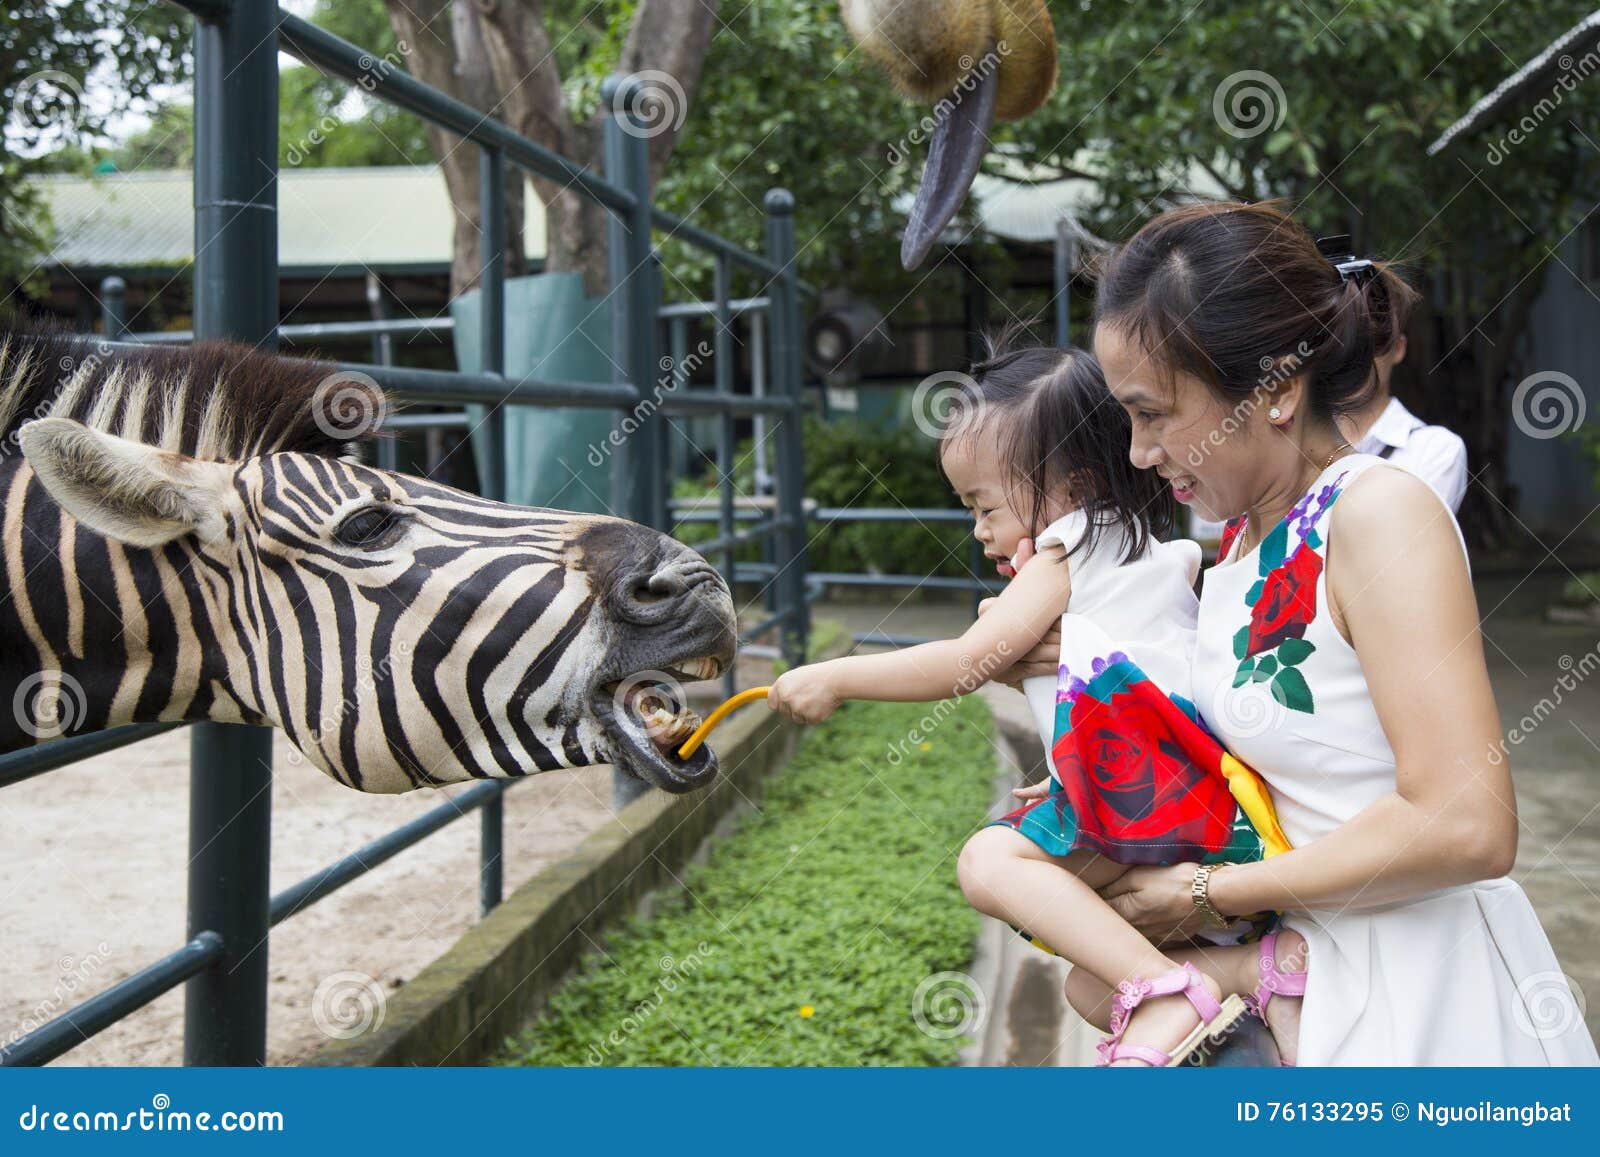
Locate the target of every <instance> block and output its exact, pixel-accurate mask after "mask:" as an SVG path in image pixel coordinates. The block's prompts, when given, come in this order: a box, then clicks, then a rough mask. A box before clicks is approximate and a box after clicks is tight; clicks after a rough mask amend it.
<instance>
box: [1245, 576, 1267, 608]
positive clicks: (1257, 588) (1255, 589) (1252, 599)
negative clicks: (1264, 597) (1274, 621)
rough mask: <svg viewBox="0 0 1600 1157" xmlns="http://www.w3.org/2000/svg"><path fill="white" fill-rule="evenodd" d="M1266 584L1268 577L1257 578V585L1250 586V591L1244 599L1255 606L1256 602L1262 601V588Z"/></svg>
mask: <svg viewBox="0 0 1600 1157" xmlns="http://www.w3.org/2000/svg"><path fill="white" fill-rule="evenodd" d="M1266 585H1267V580H1266V579H1256V581H1255V585H1254V586H1252V587H1251V588H1250V592H1249V593H1248V594H1247V595H1245V596H1244V601H1245V602H1247V603H1249V604H1250V605H1251V606H1252V607H1253V606H1255V605H1256V603H1258V602H1260V601H1261V588H1262V587H1264V586H1266Z"/></svg>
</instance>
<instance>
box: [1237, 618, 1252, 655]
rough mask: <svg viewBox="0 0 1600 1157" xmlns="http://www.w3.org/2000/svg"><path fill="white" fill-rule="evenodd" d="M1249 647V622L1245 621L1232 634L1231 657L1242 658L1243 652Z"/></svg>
mask: <svg viewBox="0 0 1600 1157" xmlns="http://www.w3.org/2000/svg"><path fill="white" fill-rule="evenodd" d="M1249 647H1250V624H1249V623H1246V624H1245V625H1244V626H1242V627H1240V628H1239V629H1238V630H1237V631H1235V632H1234V634H1233V657H1234V658H1235V659H1242V658H1244V653H1245V651H1246V650H1248V649H1249Z"/></svg>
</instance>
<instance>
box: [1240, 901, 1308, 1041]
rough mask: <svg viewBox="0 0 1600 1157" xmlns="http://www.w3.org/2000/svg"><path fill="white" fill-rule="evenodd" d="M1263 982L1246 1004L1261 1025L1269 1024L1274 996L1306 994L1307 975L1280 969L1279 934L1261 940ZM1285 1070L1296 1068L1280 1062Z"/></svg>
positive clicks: (1257, 985)
mask: <svg viewBox="0 0 1600 1157" xmlns="http://www.w3.org/2000/svg"><path fill="white" fill-rule="evenodd" d="M1260 951H1261V980H1260V982H1259V983H1257V984H1256V990H1255V993H1254V995H1252V996H1247V997H1245V1004H1246V1005H1247V1006H1248V1007H1249V1009H1250V1011H1251V1012H1252V1013H1254V1014H1255V1015H1256V1016H1258V1017H1260V1018H1261V1023H1262V1024H1266V1023H1267V1005H1268V1004H1270V1003H1271V1002H1272V998H1273V997H1274V996H1304V995H1305V994H1306V973H1305V972H1285V971H1284V970H1283V969H1281V968H1279V967H1278V934H1277V933H1276V932H1268V933H1267V934H1266V935H1265V936H1263V937H1262V938H1261V950H1260ZM1279 1064H1280V1065H1283V1067H1285V1068H1294V1066H1293V1065H1290V1064H1286V1063H1285V1062H1283V1061H1279Z"/></svg>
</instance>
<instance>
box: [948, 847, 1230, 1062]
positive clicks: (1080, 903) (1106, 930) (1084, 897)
mask: <svg viewBox="0 0 1600 1157" xmlns="http://www.w3.org/2000/svg"><path fill="white" fill-rule="evenodd" d="M1076 870H1081V871H1082V873H1083V874H1082V875H1081V876H1080V875H1078V874H1076ZM1123 871H1124V869H1123V868H1122V867H1121V866H1120V865H1117V864H1112V863H1110V862H1109V861H1106V860H1104V859H1103V858H1099V857H1096V858H1093V859H1086V858H1083V857H1058V856H1052V855H1050V854H1049V853H1048V852H1045V851H1044V850H1043V849H1041V848H1040V847H1039V846H1038V845H1037V844H1035V843H1034V842H1033V841H1032V840H1030V839H1028V837H1026V836H1024V835H1022V834H1021V833H1020V832H1016V831H1013V830H1012V829H1010V828H1007V827H999V826H991V827H986V828H983V829H982V830H981V831H979V832H978V833H977V834H976V835H974V836H973V837H972V838H971V839H970V840H968V841H967V844H966V846H965V847H964V848H962V849H961V858H960V860H959V861H958V862H957V865H956V874H957V877H958V879H959V880H960V882H961V890H962V892H964V893H965V894H966V897H967V900H968V902H969V903H971V904H972V906H973V907H975V908H977V909H978V910H979V911H980V912H985V913H987V914H989V915H990V916H994V917H996V918H997V919H1001V920H1005V921H1006V922H1007V923H1009V924H1011V925H1013V926H1014V927H1018V928H1026V929H1027V930H1028V931H1029V932H1031V933H1032V934H1033V935H1035V936H1037V937H1038V938H1039V939H1040V940H1043V941H1044V942H1045V943H1046V944H1048V945H1050V947H1051V948H1053V949H1054V950H1055V951H1056V952H1057V953H1059V954H1060V955H1061V956H1063V957H1065V958H1066V959H1067V960H1069V961H1071V962H1072V963H1073V964H1074V965H1077V966H1080V967H1082V968H1084V969H1086V970H1087V971H1088V972H1090V973H1092V974H1093V975H1094V976H1096V977H1098V978H1099V979H1100V980H1101V981H1102V982H1103V983H1104V984H1105V985H1106V986H1107V987H1108V988H1112V987H1115V986H1116V985H1117V984H1118V983H1120V982H1121V981H1123V980H1129V979H1133V978H1135V977H1143V978H1154V977H1157V976H1160V975H1161V974H1162V973H1165V972H1170V971H1172V970H1173V969H1174V968H1177V967H1178V966H1179V960H1178V958H1177V957H1176V956H1170V955H1167V954H1166V953H1163V952H1162V951H1161V950H1160V949H1159V948H1157V947H1156V946H1155V945H1153V944H1151V943H1150V941H1148V940H1146V939H1145V938H1144V936H1143V935H1142V934H1141V933H1140V932H1138V930H1136V929H1135V928H1134V927H1133V925H1131V924H1129V923H1128V922H1127V921H1126V920H1124V919H1123V918H1122V917H1121V916H1118V915H1117V913H1116V911H1115V910H1114V909H1113V908H1112V907H1111V905H1109V904H1107V903H1106V902H1105V900H1104V899H1102V898H1101V896H1100V894H1099V893H1098V892H1096V891H1095V888H1096V887H1103V886H1104V885H1105V884H1106V883H1109V882H1110V880H1111V879H1114V878H1115V877H1116V876H1118V875H1120V874H1121V873H1122V872H1123ZM1197 967H1198V965H1197ZM1201 979H1202V981H1203V982H1204V984H1205V986H1206V988H1207V989H1208V990H1209V991H1210V993H1211V995H1212V996H1213V997H1216V998H1218V999H1220V998H1221V997H1222V996H1223V995H1224V993H1223V991H1222V988H1221V985H1220V984H1219V983H1218V982H1217V980H1216V979H1215V978H1214V977H1211V976H1209V975H1207V974H1206V972H1205V970H1204V969H1203V968H1201ZM1195 1022H1196V1013H1195V1011H1194V1006H1193V1005H1191V1004H1190V1003H1189V1001H1188V999H1187V998H1186V997H1184V996H1182V995H1180V994H1176V993H1175V994H1173V995H1170V996H1159V997H1151V998H1149V999H1147V1000H1145V1001H1144V1003H1143V1004H1141V1005H1139V1007H1138V1009H1137V1010H1136V1011H1135V1012H1134V1015H1133V1017H1132V1019H1131V1021H1130V1022H1129V1026H1128V1031H1127V1033H1126V1035H1125V1036H1124V1037H1123V1039H1124V1040H1125V1041H1127V1042H1128V1043H1130V1044H1148V1045H1152V1046H1154V1047H1155V1048H1158V1049H1162V1050H1166V1049H1170V1048H1172V1047H1173V1046H1174V1045H1175V1044H1177V1043H1178V1042H1179V1041H1181V1040H1182V1039H1183V1038H1184V1037H1185V1036H1187V1035H1188V1033H1189V1032H1190V1030H1192V1029H1193V1028H1194V1026H1195ZM1133 1063H1138V1062H1133Z"/></svg>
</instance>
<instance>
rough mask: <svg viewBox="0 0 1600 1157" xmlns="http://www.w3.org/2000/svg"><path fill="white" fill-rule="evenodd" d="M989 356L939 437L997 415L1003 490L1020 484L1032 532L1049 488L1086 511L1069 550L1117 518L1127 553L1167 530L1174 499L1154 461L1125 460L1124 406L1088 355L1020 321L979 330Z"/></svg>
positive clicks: (1039, 526)
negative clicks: (1035, 333) (1030, 334)
mask: <svg viewBox="0 0 1600 1157" xmlns="http://www.w3.org/2000/svg"><path fill="white" fill-rule="evenodd" d="M984 344H985V347H986V353H987V356H986V357H985V358H984V359H983V360H982V361H979V362H976V363H975V364H974V365H973V366H972V370H971V375H970V381H968V382H965V383H963V387H962V388H963V391H964V392H965V393H966V394H968V395H969V398H968V399H967V400H966V403H965V404H958V405H956V406H954V407H952V409H951V411H950V412H951V415H952V420H951V421H949V422H948V423H947V425H946V428H945V429H944V431H943V432H942V434H941V437H940V441H941V443H943V442H946V441H950V440H952V439H955V438H959V437H963V436H965V435H967V434H969V433H974V432H976V431H977V430H978V429H979V428H980V427H981V428H983V429H988V428H990V426H991V424H992V423H993V422H994V420H996V419H998V421H999V425H998V426H997V427H996V429H997V432H998V437H999V443H998V450H999V454H1000V460H1001V462H1002V463H1003V464H1004V469H1005V471H1006V489H1007V491H1008V492H1011V493H1015V491H1016V490H1017V489H1020V490H1021V491H1022V492H1023V494H1022V497H1023V499H1024V501H1022V502H1017V503H1013V506H1014V508H1015V509H1016V510H1017V511H1018V512H1019V513H1025V523H1026V525H1027V527H1028V532H1029V534H1030V536H1037V535H1038V534H1039V532H1040V531H1042V530H1044V528H1045V521H1044V515H1045V509H1046V507H1048V506H1049V505H1050V499H1051V498H1052V497H1057V498H1060V497H1066V496H1070V498H1071V500H1072V502H1073V503H1074V504H1075V505H1076V506H1077V507H1078V508H1079V509H1081V510H1083V511H1084V512H1085V513H1086V514H1087V515H1088V516H1089V517H1088V525H1087V527H1086V528H1085V530H1084V533H1083V537H1082V538H1081V539H1080V540H1079V541H1078V542H1077V543H1069V544H1068V545H1067V549H1068V552H1069V553H1072V552H1075V551H1077V550H1078V549H1079V548H1085V549H1092V548H1093V546H1094V544H1095V543H1096V542H1098V541H1099V539H1100V537H1101V536H1102V535H1103V534H1104V533H1105V532H1106V531H1107V530H1109V529H1111V528H1113V527H1117V528H1120V529H1121V531H1122V532H1123V535H1124V538H1125V540H1126V542H1127V552H1126V557H1125V558H1124V559H1123V560H1122V561H1123V562H1132V561H1133V560H1134V559H1136V558H1138V557H1139V556H1140V555H1142V554H1143V553H1144V552H1145V550H1146V548H1147V547H1148V546H1149V544H1150V542H1151V541H1152V539H1156V538H1160V537H1162V536H1164V535H1166V534H1168V533H1170V532H1171V530H1172V525H1173V519H1174V516H1175V514H1176V502H1175V500H1174V499H1173V497H1172V490H1171V488H1170V487H1169V486H1168V485H1167V483H1166V482H1165V481H1163V480H1162V478H1161V477H1160V476H1159V475H1158V474H1157V473H1156V472H1155V471H1154V470H1141V469H1139V468H1137V467H1136V466H1134V465H1133V463H1132V461H1130V460H1129V457H1128V451H1129V447H1130V446H1131V444H1132V441H1133V429H1132V425H1131V423H1130V422H1129V419H1128V413H1127V411H1126V410H1124V409H1123V408H1122V406H1121V405H1120V404H1118V402H1117V400H1116V398H1115V397H1113V396H1112V393H1111V391H1110V390H1109V389H1108V388H1107V387H1106V379H1105V375H1104V374H1103V373H1102V372H1101V370H1100V363H1099V362H1097V361H1096V360H1095V358H1094V355H1093V354H1091V353H1088V352H1087V351H1085V350H1081V349H1077V348H1075V347H1072V346H1068V347H1065V348H1060V347H1055V346H1044V345H1035V344H1031V343H1029V342H1028V341H1027V329H1026V326H1025V325H1021V324H1016V323H1013V324H1010V325H1007V326H1005V327H1004V328H1003V329H1001V330H999V331H998V332H996V333H990V334H986V335H984Z"/></svg>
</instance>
